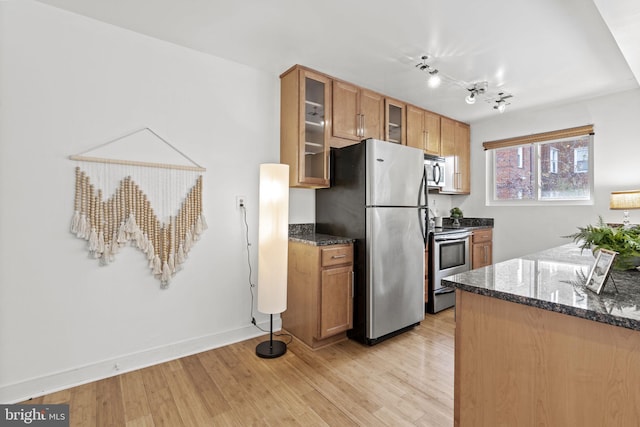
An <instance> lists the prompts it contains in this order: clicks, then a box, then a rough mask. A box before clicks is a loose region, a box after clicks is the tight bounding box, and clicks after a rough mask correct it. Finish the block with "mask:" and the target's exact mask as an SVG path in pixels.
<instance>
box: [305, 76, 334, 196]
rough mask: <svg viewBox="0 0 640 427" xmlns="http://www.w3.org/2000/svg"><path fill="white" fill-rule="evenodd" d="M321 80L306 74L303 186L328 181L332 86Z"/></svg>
mask: <svg viewBox="0 0 640 427" xmlns="http://www.w3.org/2000/svg"><path fill="white" fill-rule="evenodd" d="M318 77H319V76H313V75H309V73H304V74H303V75H301V78H302V79H304V83H303V84H304V123H303V125H302V126H303V129H304V139H303V140H302V141H300V143H301V147H300V152H301V154H302V155H303V156H304V159H301V165H304V166H303V167H302V168H301V171H300V172H301V174H300V180H301V181H302V182H308V183H316V182H317V181H320V183H321V184H324V182H325V180H326V179H327V178H328V177H327V159H326V158H327V154H328V152H327V147H328V144H327V139H328V135H329V126H327V120H326V119H327V113H328V111H327V101H328V100H329V97H330V94H329V88H330V86H329V84H328V82H326V81H324V79H318Z"/></svg>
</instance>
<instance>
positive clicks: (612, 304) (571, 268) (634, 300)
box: [442, 243, 640, 330]
mask: <svg viewBox="0 0 640 427" xmlns="http://www.w3.org/2000/svg"><path fill="white" fill-rule="evenodd" d="M594 261H595V258H594V257H593V255H592V254H591V252H590V251H582V250H581V249H580V247H579V246H578V245H576V244H575V243H569V244H566V245H562V246H558V247H556V248H552V249H548V250H545V251H542V252H537V253H534V254H531V255H526V256H523V257H521V258H515V259H511V260H508V261H504V262H500V263H497V264H494V265H491V266H487V267H483V268H479V269H476V270H471V271H467V272H465V273H460V274H455V275H452V276H449V277H447V278H445V279H443V280H442V283H443V285H444V286H448V287H453V288H457V289H461V290H463V291H467V292H474V293H476V294H481V295H486V296H490V297H494V298H499V299H502V300H505V301H511V302H515V303H519V304H525V305H530V306H533V307H538V308H541V309H544V310H550V311H555V312H558V313H563V314H567V315H570V316H576V317H582V318H584V319H589V320H593V321H596V322H602V323H607V324H610V325H614V326H621V327H624V328H629V329H634V330H640V271H636V270H630V271H615V270H612V272H611V276H610V278H609V280H608V281H607V282H606V284H605V287H604V289H603V290H602V292H601V293H600V295H597V294H596V293H594V292H591V291H590V290H588V289H586V288H585V286H584V284H583V283H584V277H585V276H586V275H587V274H588V273H589V270H590V268H591V266H592V265H593V263H594ZM611 278H613V282H612V280H611ZM613 283H615V286H614V285H613ZM616 288H617V292H616Z"/></svg>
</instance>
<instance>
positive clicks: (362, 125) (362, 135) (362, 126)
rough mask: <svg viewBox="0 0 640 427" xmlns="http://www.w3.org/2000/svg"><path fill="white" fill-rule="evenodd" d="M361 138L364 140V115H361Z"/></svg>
mask: <svg viewBox="0 0 640 427" xmlns="http://www.w3.org/2000/svg"><path fill="white" fill-rule="evenodd" d="M360 136H361V137H362V138H364V114H360Z"/></svg>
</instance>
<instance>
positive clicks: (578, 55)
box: [39, 0, 640, 122]
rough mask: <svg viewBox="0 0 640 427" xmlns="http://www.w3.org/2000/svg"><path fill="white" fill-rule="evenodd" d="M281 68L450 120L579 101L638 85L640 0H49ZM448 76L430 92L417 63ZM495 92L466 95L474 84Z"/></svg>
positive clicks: (157, 34) (277, 71) (264, 66)
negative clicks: (501, 108)
mask: <svg viewBox="0 0 640 427" xmlns="http://www.w3.org/2000/svg"><path fill="white" fill-rule="evenodd" d="M39 1H40V2H42V3H46V4H49V5H52V6H56V7H59V8H63V9H66V10H69V11H72V12H75V13H78V14H81V15H85V16H88V17H92V18H95V19H97V20H100V21H103V22H106V23H110V24H113V25H116V26H119V27H123V28H127V29H130V30H133V31H136V32H138V33H142V34H146V35H149V36H152V37H156V38H158V39H162V40H166V41H169V42H172V43H175V44H178V45H182V46H186V47H189V48H192V49H195V50H198V51H201V52H206V53H209V54H212V55H215V56H218V57H222V58H226V59H229V60H232V61H236V62H239V63H242V64H246V65H249V66H251V67H254V68H257V69H260V70H264V71H267V72H272V73H274V76H277V75H279V74H280V73H282V72H283V71H285V70H286V69H287V68H289V67H290V66H291V65H293V64H302V65H306V66H308V67H311V68H313V69H316V70H318V71H322V72H324V73H327V74H329V75H332V76H334V77H338V78H340V79H343V80H346V81H349V82H352V83H355V84H357V85H360V86H364V87H367V88H369V89H372V90H375V91H378V92H381V93H383V94H385V95H388V96H391V97H395V98H398V99H401V100H404V101H407V102H410V103H413V104H416V105H418V106H420V107H423V108H427V109H430V110H433V111H435V112H438V113H440V114H444V115H447V116H450V117H452V118H455V119H458V120H462V121H466V122H472V121H476V120H481V119H484V118H487V117H491V116H494V115H496V114H499V113H497V111H496V110H494V109H493V108H492V106H493V105H494V101H495V100H494V99H493V96H495V95H496V94H497V93H498V92H501V91H502V92H506V93H510V94H513V98H512V99H511V100H510V101H511V105H509V106H508V109H507V111H506V112H505V114H508V113H509V111H516V110H522V109H527V108H540V107H543V106H548V105H553V104H559V103H566V102H573V101H578V100H581V99H588V98H592V97H596V96H601V95H606V94H610V93H614V92H619V91H624V90H629V89H634V88H637V87H638V81H640V50H639V49H638V48H637V46H639V45H640V2H638V1H637V0H616V1H611V0H535V1H531V0H510V1H507V0H483V1H476V0H449V1H443V0H402V1H389V0H349V1H345V0H322V1H318V2H311V1H305V0H268V1H267V0H242V1H232V0H226V1H222V0H183V1H175V0H109V1H104V0H39ZM424 54H427V55H429V57H430V60H429V61H428V63H429V65H431V66H433V67H435V68H437V69H438V70H439V71H440V74H441V75H443V76H444V77H445V79H444V81H443V84H442V85H441V86H440V87H439V88H435V89H433V88H429V87H428V86H427V84H426V82H427V77H428V76H427V74H426V73H425V72H423V71H420V70H419V69H418V68H416V66H415V65H416V64H417V63H418V62H419V58H420V57H421V56H422V55H424ZM478 81H487V82H488V83H489V87H488V90H487V95H488V96H486V97H484V98H480V100H479V101H478V102H476V104H474V105H468V104H466V103H465V102H464V97H465V96H466V95H467V94H468V91H467V90H466V86H467V85H468V84H471V83H474V82H478Z"/></svg>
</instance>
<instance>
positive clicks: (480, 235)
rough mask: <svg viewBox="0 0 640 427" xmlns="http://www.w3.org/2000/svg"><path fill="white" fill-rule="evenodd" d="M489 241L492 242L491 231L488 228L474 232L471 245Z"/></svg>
mask: <svg viewBox="0 0 640 427" xmlns="http://www.w3.org/2000/svg"><path fill="white" fill-rule="evenodd" d="M491 240H493V231H492V230H491V229H490V228H485V229H481V230H474V232H473V238H472V242H473V243H482V242H490V241H491Z"/></svg>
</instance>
